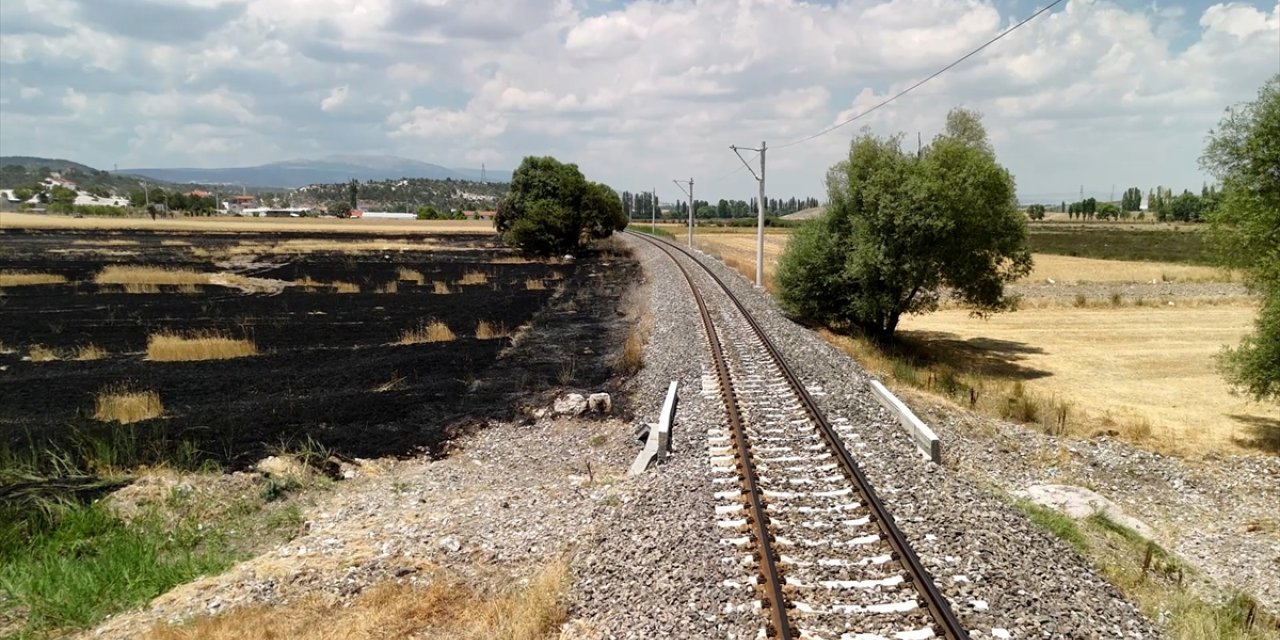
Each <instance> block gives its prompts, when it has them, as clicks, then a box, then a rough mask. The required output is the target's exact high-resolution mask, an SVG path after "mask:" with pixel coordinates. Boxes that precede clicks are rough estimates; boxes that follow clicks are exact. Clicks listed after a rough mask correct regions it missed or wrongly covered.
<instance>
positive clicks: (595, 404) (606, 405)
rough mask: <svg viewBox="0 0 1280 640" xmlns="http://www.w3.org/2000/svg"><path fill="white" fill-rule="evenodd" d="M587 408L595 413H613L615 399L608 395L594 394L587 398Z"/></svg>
mask: <svg viewBox="0 0 1280 640" xmlns="http://www.w3.org/2000/svg"><path fill="white" fill-rule="evenodd" d="M587 407H588V408H589V409H590V410H591V411H592V412H593V413H609V412H611V411H613V398H611V397H609V394H607V393H593V394H591V395H590V396H588V397H587Z"/></svg>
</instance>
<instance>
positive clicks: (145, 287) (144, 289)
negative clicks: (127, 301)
mask: <svg viewBox="0 0 1280 640" xmlns="http://www.w3.org/2000/svg"><path fill="white" fill-rule="evenodd" d="M119 291H120V292H121V293H160V287H157V286H156V285H154V284H126V285H122V286H121V287H120V289H119Z"/></svg>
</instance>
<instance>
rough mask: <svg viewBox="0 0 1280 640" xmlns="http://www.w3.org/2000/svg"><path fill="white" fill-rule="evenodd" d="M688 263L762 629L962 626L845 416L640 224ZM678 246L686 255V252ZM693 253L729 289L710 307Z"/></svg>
mask: <svg viewBox="0 0 1280 640" xmlns="http://www.w3.org/2000/svg"><path fill="white" fill-rule="evenodd" d="M633 235H634V236H635V237H638V238H642V239H643V240H645V241H646V242H650V243H652V244H654V245H655V246H656V247H657V248H659V249H660V250H662V251H663V252H665V253H666V254H667V255H668V256H669V257H670V258H671V259H672V260H673V261H674V262H675V264H676V266H677V267H678V268H679V269H680V271H681V273H683V274H684V277H685V279H686V280H687V281H688V284H689V288H690V290H691V291H692V292H693V297H694V301H695V302H696V303H697V306H698V310H699V313H700V315H701V317H702V323H703V328H704V330H705V332H706V336H707V342H708V346H709V349H710V354H711V361H712V366H713V368H714V370H715V380H714V384H712V385H704V387H707V388H708V389H711V388H714V392H716V393H718V395H719V396H720V397H721V399H722V400H723V402H724V407H725V421H726V425H725V426H726V428H724V429H712V430H711V431H710V432H709V433H708V436H709V439H708V453H709V455H710V458H711V462H712V466H713V470H714V472H715V473H716V477H715V478H714V479H713V482H714V483H716V494H715V497H716V501H717V506H716V517H717V524H718V525H719V526H720V527H721V528H722V529H723V530H724V531H725V537H724V538H723V539H722V543H723V544H725V545H726V547H727V548H729V549H730V550H731V551H730V553H731V555H730V556H728V557H726V558H725V561H727V562H731V563H733V564H734V565H735V566H738V567H740V568H741V569H742V570H743V572H744V574H743V578H742V579H741V580H735V581H730V582H727V583H726V586H727V587H729V588H731V589H735V590H739V591H740V592H741V593H742V594H743V598H742V601H740V602H738V603H731V604H730V605H729V606H730V607H736V608H739V609H753V608H757V607H758V608H759V609H760V611H761V613H763V614H764V618H765V619H764V620H763V621H762V624H761V628H760V629H759V632H758V634H757V637H765V638H812V639H814V640H818V639H822V640H875V639H877V638H896V639H901V640H917V639H924V638H947V639H950V640H958V639H962V638H964V639H967V638H968V637H969V636H968V633H967V632H966V631H965V629H964V628H963V627H961V626H960V623H959V621H957V620H956V617H955V615H954V614H953V613H952V611H951V608H950V605H949V604H948V602H947V601H946V599H945V598H944V597H943V596H942V594H941V593H940V592H939V591H938V589H937V587H936V586H935V585H934V583H933V578H932V577H931V576H930V575H929V573H928V572H927V571H926V570H925V569H924V567H923V566H922V565H921V563H920V560H919V558H918V557H917V556H916V554H915V552H914V551H912V549H911V545H910V544H909V543H908V541H907V539H906V537H905V536H903V534H902V532H901V531H899V530H898V527H897V525H896V524H895V523H894V520H893V518H892V516H891V515H890V514H889V513H888V511H887V510H886V509H885V506H884V504H883V503H882V502H881V500H880V499H879V497H877V496H876V492H875V490H874V489H873V488H872V486H871V484H870V482H868V481H867V478H866V476H865V475H864V474H863V473H862V470H861V469H860V468H859V466H858V464H857V463H856V462H855V461H854V459H853V456H852V455H851V454H850V452H849V448H850V445H846V442H849V443H852V444H851V446H852V447H853V448H854V449H857V448H859V447H860V445H861V443H860V442H858V436H857V434H856V433H854V432H853V431H852V430H850V429H849V428H848V422H847V420H844V419H837V420H836V421H835V424H832V423H831V422H828V420H827V419H826V417H825V416H824V415H823V413H822V412H821V411H820V410H819V409H818V407H817V405H816V404H815V402H814V400H813V398H812V396H811V395H810V393H809V391H808V390H807V389H806V388H805V386H804V385H803V384H802V383H801V382H800V379H799V378H798V377H797V376H796V375H795V373H794V372H793V371H792V370H791V368H790V366H789V365H788V364H787V362H786V360H785V359H784V358H783V357H782V354H781V353H780V352H779V351H778V349H777V347H776V346H775V345H774V344H773V342H772V341H771V340H770V339H769V337H768V335H767V334H766V333H765V332H764V330H763V329H762V328H761V326H760V325H759V323H757V322H756V320H755V318H753V317H752V316H751V314H750V313H749V312H748V311H747V309H746V307H744V306H743V305H742V303H741V302H740V301H739V300H738V299H737V297H736V296H734V295H733V292H732V291H730V289H729V288H728V287H727V286H726V285H725V283H724V281H722V280H721V279H720V278H719V276H717V275H716V274H715V273H714V272H713V271H711V270H710V269H708V268H707V267H706V266H705V265H703V264H702V263H701V262H700V261H699V260H698V259H697V258H695V257H694V256H693V254H691V253H690V252H689V251H687V250H686V249H684V248H683V247H679V246H676V245H673V244H671V243H667V242H664V241H660V240H657V239H654V238H651V237H649V236H645V235H642V234H633ZM682 257H683V260H682ZM686 261H688V262H692V263H694V264H696V265H698V266H699V267H700V270H701V273H705V275H706V277H707V278H709V279H710V280H711V282H713V283H714V284H715V286H714V287H713V289H712V291H713V295H714V296H716V297H717V298H720V299H722V300H724V301H725V302H727V304H718V305H716V306H715V308H714V309H713V308H712V306H710V305H708V304H707V298H706V296H704V295H703V292H702V290H701V289H700V288H699V287H698V285H697V283H696V280H695V278H694V276H693V274H691V273H690V271H689V269H688V267H687V266H686Z"/></svg>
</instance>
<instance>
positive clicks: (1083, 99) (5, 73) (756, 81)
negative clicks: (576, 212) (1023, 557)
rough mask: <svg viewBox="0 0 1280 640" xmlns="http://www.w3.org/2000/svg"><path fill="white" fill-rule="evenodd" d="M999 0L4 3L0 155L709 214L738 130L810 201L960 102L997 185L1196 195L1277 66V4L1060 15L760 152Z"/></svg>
mask: <svg viewBox="0 0 1280 640" xmlns="http://www.w3.org/2000/svg"><path fill="white" fill-rule="evenodd" d="M1019 5H1021V3H1007V2H996V1H995V0H966V1H964V2H955V1H954V0H834V1H832V2H825V3H816V2H804V1H801V0H697V1H695V0H670V1H661V2H659V1H657V0H630V1H623V2H616V3H615V2H610V3H595V2H581V1H577V0H547V1H545V2H528V3H510V2H505V1H504V0H173V1H172V2H163V3H161V2H159V0H113V1H112V2H97V1H96V0H5V9H4V11H5V16H4V20H0V36H3V37H0V100H3V102H4V104H5V108H4V109H3V110H2V111H0V147H2V151H3V153H6V154H7V153H14V154H19V153H21V154H31V155H53V156H61V157H70V158H74V159H77V160H81V161H85V162H88V163H90V164H97V165H99V166H108V165H110V164H112V163H115V162H119V163H120V164H121V166H127V165H129V164H134V165H149V166H156V165H191V164H196V165H200V164H204V165H211V164H257V163H260V162H264V161H269V160H274V159H284V158H289V157H297V156H304V155H324V154H327V153H331V152H336V151H347V150H352V149H361V150H367V151H370V152H377V153H398V154H401V155H407V156H410V157H414V158H417V159H421V160H427V161H431V162H436V163H440V164H445V165H453V166H456V165H459V164H463V163H470V164H478V163H480V162H484V163H487V164H488V165H489V166H490V167H494V166H495V164H496V163H500V162H505V163H507V164H508V165H511V166H514V165H515V164H516V163H518V162H519V159H520V158H521V157H522V156H523V155H526V154H553V155H556V156H559V157H562V158H564V159H565V160H568V161H574V162H578V163H579V164H580V165H581V166H582V167H583V168H584V170H585V171H586V172H587V173H588V174H589V175H591V176H592V178H593V179H602V180H606V181H609V182H611V183H613V184H614V185H615V186H616V187H618V188H619V189H626V188H633V189H647V188H649V187H652V186H654V185H664V184H670V179H671V177H673V175H672V174H674V175H679V176H687V175H692V176H694V177H695V180H698V181H699V182H700V184H702V185H704V186H703V187H701V188H700V193H702V194H705V195H707V196H709V197H712V198H713V199H714V198H718V197H720V196H725V197H747V196H749V195H750V194H751V192H752V191H753V190H754V188H755V187H754V182H753V181H752V180H751V179H750V177H749V176H748V175H747V174H746V173H745V172H741V171H736V169H737V166H738V161H737V159H736V158H735V157H733V155H732V154H731V153H730V152H729V151H728V149H727V147H728V145H730V144H739V145H751V146H754V145H756V144H758V142H759V141H760V140H762V139H763V140H768V142H769V144H770V146H771V147H775V146H776V147H778V148H777V149H776V150H775V151H771V152H770V156H769V166H770V176H769V184H770V190H771V191H773V190H775V189H776V190H777V192H778V193H779V194H780V195H787V196H789V195H792V194H794V195H821V191H822V185H821V180H822V176H823V175H824V173H825V169H826V167H827V166H829V165H830V164H831V163H833V162H835V161H836V160H837V159H839V157H840V156H841V155H842V154H843V153H845V152H846V151H847V146H848V142H849V139H850V137H851V136H852V135H853V133H854V132H855V131H856V129H857V128H859V127H861V126H863V125H866V126H870V127H871V128H872V129H873V130H875V131H877V132H880V133H890V132H896V131H902V132H906V133H907V134H908V137H914V136H915V133H916V132H920V133H921V135H922V137H923V138H925V139H928V138H930V137H932V135H933V133H935V132H936V131H937V130H938V129H939V128H940V126H941V125H942V122H943V116H944V115H945V113H946V111H947V109H949V108H950V107H953V106H957V105H963V106H967V107H972V108H977V109H979V110H981V111H983V112H984V114H985V116H986V123H987V126H988V128H989V130H990V131H991V133H992V138H993V141H994V143H995V146H996V150H997V152H998V154H999V155H1000V158H1001V160H1002V161H1003V162H1004V163H1005V164H1006V165H1007V166H1009V167H1010V168H1011V169H1012V171H1013V172H1014V173H1015V175H1016V176H1017V177H1018V184H1019V189H1020V192H1021V193H1023V194H1024V195H1028V196H1031V197H1039V196H1044V197H1045V198H1044V199H1048V198H1049V197H1053V198H1054V199H1058V198H1057V196H1058V195H1063V196H1065V195H1066V194H1069V193H1075V192H1078V189H1079V186H1080V184H1081V183H1085V185H1086V190H1087V191H1094V192H1095V193H1096V194H1099V195H1101V194H1105V193H1107V192H1109V190H1110V185H1111V183H1112V182H1113V181H1114V182H1117V183H1120V184H1122V185H1126V186H1128V185H1132V184H1136V185H1141V186H1144V187H1146V186H1151V185H1154V184H1165V185H1173V186H1174V187H1175V188H1180V187H1184V186H1185V187H1192V188H1194V187H1196V186H1198V185H1199V183H1200V182H1201V181H1202V180H1203V179H1204V178H1205V177H1204V176H1203V175H1201V174H1200V172H1199V169H1198V168H1197V167H1196V162H1195V159H1196V157H1197V156H1198V155H1199V152H1200V149H1201V147H1202V146H1203V139H1204V134H1205V132H1206V131H1207V130H1208V129H1209V128H1210V127H1212V126H1213V125H1214V124H1215V123H1216V121H1217V119H1218V118H1219V117H1220V115H1221V112H1222V109H1223V107H1225V106H1227V105H1229V104H1233V103H1236V102H1240V101H1242V100H1247V99H1250V98H1251V97H1252V96H1253V95H1254V94H1255V92H1256V90H1257V88H1258V86H1259V85H1260V84H1261V83H1262V82H1263V81H1264V80H1265V79H1266V78H1267V77H1269V76H1270V75H1271V74H1274V73H1276V72H1277V71H1280V3H1277V2H1272V1H1271V0H1249V1H1245V2H1224V3H1221V4H1213V5H1211V6H1208V7H1206V8H1204V9H1200V8H1198V7H1197V8H1191V7H1182V6H1176V5H1175V6H1168V7H1164V6H1160V7H1157V6H1155V5H1152V6H1148V7H1141V6H1136V5H1132V4H1120V3H1116V2H1113V1H1110V0H1068V2H1066V3H1065V4H1064V5H1062V6H1060V7H1058V8H1056V9H1054V10H1053V11H1051V12H1049V13H1047V14H1045V15H1044V16H1041V17H1040V18H1039V19H1037V20H1035V21H1033V22H1031V23H1030V24H1028V25H1027V26H1025V27H1023V28H1022V29H1020V30H1019V31H1018V32H1016V33H1014V34H1013V35H1011V36H1009V37H1008V38H1005V39H1004V40H1002V41H1000V42H999V43H997V44H996V45H995V46H993V47H991V48H990V49H988V50H987V51H985V52H984V53H982V54H981V55H979V56H977V57H975V58H973V59H971V60H969V61H968V62H966V63H964V64H962V65H960V66H959V67H956V68H955V69H953V70H952V71H950V72H948V73H946V74H944V75H943V76H941V77H939V78H938V79H937V80H936V81H934V82H932V83H930V84H928V85H926V86H925V87H923V88H921V89H920V90H918V91H916V92H914V93H912V94H909V95H908V96H906V97H904V98H902V99H901V100H898V101H896V102H894V103H893V104H891V105H890V106H888V107H886V108H884V109H881V110H879V111H877V112H876V113H875V114H873V115H871V116H869V117H866V118H863V119H861V120H860V121H858V122H857V123H854V124H852V125H850V126H847V127H844V128H841V129H839V130H837V131H835V132H834V133H832V134H829V135H826V136H823V137H820V138H818V139H816V140H813V141H811V142H806V143H804V144H803V145H797V146H794V147H789V148H782V147H781V145H782V144H783V143H786V142H788V141H793V140H797V139H800V138H803V137H805V136H807V135H809V134H811V133H813V132H815V131H818V130H821V129H824V128H826V127H829V126H831V125H833V124H835V123H838V122H840V121H842V120H844V119H847V118H849V117H851V116H853V115H856V114H858V113H860V112H861V111H862V110H865V109H866V108H867V107H869V106H871V105H874V104H876V103H878V102H879V101H881V100H883V99H885V98H886V97H888V96H892V95H894V94H895V93H897V92H898V91H900V90H902V89H903V88H905V87H907V86H909V85H910V84H912V83H913V82H915V81H916V80H918V79H919V78H922V77H924V76H926V75H928V74H929V73H931V72H932V71H934V70H935V69H937V68H939V67H941V66H942V65H944V64H946V63H948V62H950V61H951V60H953V59H955V58H956V57H958V56H960V55H962V54H963V53H965V52H967V51H968V50H969V49H971V48H972V47H974V46H976V45H978V44H980V43H981V42H983V41H985V40H986V39H988V38H990V37H991V36H992V35H994V34H995V33H997V32H999V31H1000V30H1001V29H1003V28H1006V27H1007V26H1008V25H1010V24H1012V23H1014V22H1016V21H1017V20H1020V19H1021V18H1022V17H1024V15H1025V13H1027V12H1030V11H1031V10H1033V8H1031V7H1026V6H1022V7H1020V6H1019ZM353 95H354V96H357V97H358V99H355V98H353ZM317 103H319V107H320V108H319V109H317V108H316V105H317ZM505 168H510V167H505ZM735 171H736V172H735ZM673 195H674V194H667V195H665V196H664V197H671V196H673Z"/></svg>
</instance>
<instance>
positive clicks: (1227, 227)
mask: <svg viewBox="0 0 1280 640" xmlns="http://www.w3.org/2000/svg"><path fill="white" fill-rule="evenodd" d="M1200 163H1201V165H1202V166H1203V167H1204V168H1205V169H1206V170H1208V171H1209V172H1210V173H1212V174H1213V175H1214V176H1215V177H1217V178H1218V179H1219V180H1221V182H1222V189H1221V191H1219V192H1217V193H1216V194H1215V197H1216V198H1217V203H1216V204H1217V206H1216V208H1214V209H1213V210H1211V211H1209V212H1208V217H1209V222H1210V223H1211V224H1212V227H1211V230H1212V235H1213V238H1214V240H1215V241H1216V244H1217V245H1218V246H1219V247H1220V249H1221V251H1220V254H1221V256H1222V261H1223V263H1224V264H1226V265H1227V266H1230V267H1235V268H1238V269H1242V270H1244V272H1245V273H1246V274H1248V284H1249V286H1250V287H1251V288H1252V289H1253V290H1254V291H1256V292H1258V293H1259V294H1261V296H1262V310H1261V312H1260V313H1259V315H1258V319H1257V321H1256V323H1255V324H1254V331H1253V333H1252V334H1250V335H1248V336H1246V337H1245V338H1244V340H1243V341H1242V342H1241V343H1240V346H1238V347H1236V348H1235V349H1229V350H1227V351H1226V353H1225V354H1224V356H1223V358H1222V361H1221V362H1222V367H1223V372H1224V373H1225V374H1226V377H1227V379H1228V381H1230V382H1231V383H1232V384H1233V385H1234V386H1235V387H1236V388H1237V389H1240V390H1242V391H1244V392H1246V393H1247V394H1249V395H1250V396H1253V397H1254V398H1255V399H1258V400H1263V399H1270V400H1273V401H1280V74H1277V75H1275V76H1272V77H1271V79H1270V80H1268V81H1267V83H1266V84H1264V85H1263V86H1262V89H1261V90H1260V91H1259V92H1258V99H1257V100H1255V101H1253V102H1249V103H1245V104H1242V105H1239V106H1236V107H1233V108H1229V109H1227V114H1226V116H1225V117H1223V119H1222V121H1221V122H1220V123H1219V124H1218V128H1217V129H1216V130H1214V131H1211V132H1210V133H1209V144H1208V146H1207V147H1206V148H1205V151H1204V155H1203V156H1201V158H1200Z"/></svg>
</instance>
